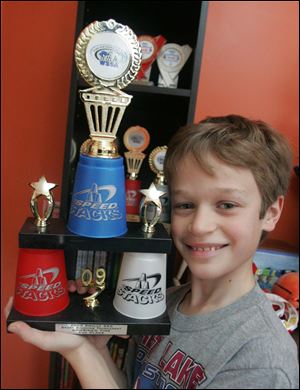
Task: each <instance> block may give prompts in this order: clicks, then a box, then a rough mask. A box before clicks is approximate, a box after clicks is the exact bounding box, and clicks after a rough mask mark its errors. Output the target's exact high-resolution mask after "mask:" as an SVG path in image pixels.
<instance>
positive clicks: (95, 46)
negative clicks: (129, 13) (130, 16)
mask: <svg viewBox="0 0 300 390" xmlns="http://www.w3.org/2000/svg"><path fill="white" fill-rule="evenodd" d="M141 57H142V54H141V49H140V46H139V43H138V40H137V37H136V35H135V34H134V33H133V31H132V30H131V29H130V28H129V27H128V26H124V25H122V24H120V23H117V22H116V21H115V20H113V19H109V20H107V21H102V22H99V21H95V22H93V23H91V24H89V25H88V26H87V27H86V28H85V29H83V30H82V32H81V33H80V35H79V37H78V39H77V42H76V46H75V61H76V65H77V68H78V71H79V73H80V75H81V76H82V78H83V79H84V80H85V81H86V82H87V83H88V84H89V85H91V86H104V87H116V88H120V89H122V88H124V87H126V85H128V84H129V83H130V82H131V81H133V79H134V78H135V76H136V75H137V73H138V71H139V68H140V64H141Z"/></svg>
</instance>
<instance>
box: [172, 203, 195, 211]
mask: <svg viewBox="0 0 300 390" xmlns="http://www.w3.org/2000/svg"><path fill="white" fill-rule="evenodd" d="M174 208H175V209H179V210H188V209H191V208H193V204H192V203H177V204H175V205H174Z"/></svg>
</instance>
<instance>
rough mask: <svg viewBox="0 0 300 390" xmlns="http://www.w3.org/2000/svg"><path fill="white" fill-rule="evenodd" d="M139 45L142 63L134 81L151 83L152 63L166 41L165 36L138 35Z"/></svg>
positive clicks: (145, 83)
mask: <svg viewBox="0 0 300 390" xmlns="http://www.w3.org/2000/svg"><path fill="white" fill-rule="evenodd" d="M138 41H139V43H140V47H141V50H142V64H141V68H140V70H139V72H138V74H137V76H136V80H135V83H138V84H144V85H153V81H149V80H150V74H151V69H152V64H153V62H154V61H155V60H156V58H157V56H158V54H159V52H160V50H161V48H162V47H163V45H164V44H165V43H166V39H165V37H163V36H162V35H157V36H155V37H153V36H151V35H140V36H139V37H138Z"/></svg>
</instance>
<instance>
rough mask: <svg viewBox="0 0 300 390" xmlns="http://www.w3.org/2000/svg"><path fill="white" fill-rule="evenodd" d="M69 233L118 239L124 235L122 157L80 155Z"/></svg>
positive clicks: (123, 174) (124, 206) (125, 225)
mask: <svg viewBox="0 0 300 390" xmlns="http://www.w3.org/2000/svg"><path fill="white" fill-rule="evenodd" d="M68 229H69V230H70V231H71V232H72V233H75V234H78V235H80V236H84V237H93V238H108V237H117V236H121V235H122V234H125V233H126V232H127V224H126V192H125V172H124V164H123V157H118V158H103V157H89V156H84V155H80V158H79V162H78V165H77V170H76V175H75V183H74V188H73V195H72V201H71V206H70V211H69V220H68Z"/></svg>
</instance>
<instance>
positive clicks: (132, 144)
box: [123, 126, 150, 152]
mask: <svg viewBox="0 0 300 390" xmlns="http://www.w3.org/2000/svg"><path fill="white" fill-rule="evenodd" d="M123 142H124V145H125V146H126V148H127V149H128V150H130V151H132V152H142V151H144V150H145V149H146V148H147V146H148V145H149V143H150V135H149V133H148V131H147V129H145V128H144V127H141V126H131V127H129V128H128V129H127V130H126V131H125V133H124V136H123Z"/></svg>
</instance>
